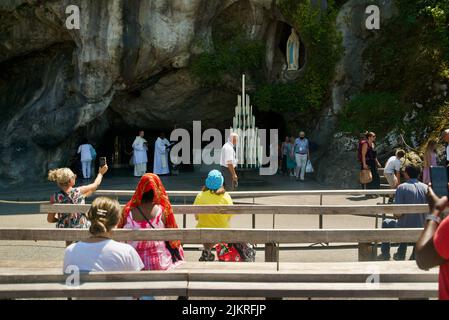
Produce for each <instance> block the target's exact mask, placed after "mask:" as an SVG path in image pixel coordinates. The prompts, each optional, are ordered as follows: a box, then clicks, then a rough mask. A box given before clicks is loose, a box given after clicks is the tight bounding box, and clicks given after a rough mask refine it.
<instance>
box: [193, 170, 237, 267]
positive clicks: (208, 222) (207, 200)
mask: <svg viewBox="0 0 449 320" xmlns="http://www.w3.org/2000/svg"><path fill="white" fill-rule="evenodd" d="M223 182H224V178H223V175H222V174H221V172H220V171H218V170H212V171H211V172H209V174H208V175H207V178H206V184H205V186H204V187H203V189H202V191H201V192H200V193H199V194H198V195H197V196H196V198H195V202H194V203H193V204H194V205H232V204H233V203H232V199H231V196H230V195H229V193H227V192H226V190H225V188H224V187H223ZM231 216H232V215H230V214H222V213H207V214H196V215H195V219H196V220H197V221H198V224H197V226H196V227H197V228H219V229H222V228H229V227H230V225H229V221H230V219H231ZM203 245H204V250H203V253H202V255H201V258H200V261H214V260H215V255H214V254H213V253H212V252H211V249H212V247H213V246H214V244H213V243H205V244H203Z"/></svg>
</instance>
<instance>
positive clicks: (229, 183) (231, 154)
mask: <svg viewBox="0 0 449 320" xmlns="http://www.w3.org/2000/svg"><path fill="white" fill-rule="evenodd" d="M237 141H238V135H237V133H231V134H230V135H229V139H228V142H226V143H225V144H224V145H223V147H222V148H221V156H220V171H221V174H222V175H223V177H224V186H225V189H226V190H227V191H233V190H234V189H235V187H236V184H237V181H238V177H237V173H236V171H235V168H236V167H237V158H236V154H235V150H234V146H237Z"/></svg>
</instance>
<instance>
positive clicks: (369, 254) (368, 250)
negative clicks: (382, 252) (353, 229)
mask: <svg viewBox="0 0 449 320" xmlns="http://www.w3.org/2000/svg"><path fill="white" fill-rule="evenodd" d="M358 257H359V261H371V260H374V259H375V256H374V248H373V244H372V243H359V245H358Z"/></svg>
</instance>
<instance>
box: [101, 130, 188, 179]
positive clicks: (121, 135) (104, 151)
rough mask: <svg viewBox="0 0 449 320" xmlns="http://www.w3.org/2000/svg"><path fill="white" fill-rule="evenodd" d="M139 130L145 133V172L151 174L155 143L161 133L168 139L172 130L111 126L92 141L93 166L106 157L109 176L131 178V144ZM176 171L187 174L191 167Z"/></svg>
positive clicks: (183, 165) (180, 168)
mask: <svg viewBox="0 0 449 320" xmlns="http://www.w3.org/2000/svg"><path fill="white" fill-rule="evenodd" d="M141 130H143V131H144V132H145V136H144V138H145V139H146V140H147V141H148V151H147V157H148V163H147V172H153V164H154V148H155V147H154V145H155V142H156V140H157V138H158V137H159V135H160V133H161V132H163V133H165V136H166V138H167V139H170V134H171V131H172V130H173V128H154V127H152V128H148V127H137V126H126V125H120V126H115V125H114V126H111V127H110V128H109V129H108V130H107V131H106V132H105V133H104V134H103V135H102V137H101V138H99V139H96V140H92V144H93V146H94V148H95V149H96V151H97V159H96V164H95V165H96V166H98V165H99V160H98V159H99V158H100V157H106V159H107V163H108V166H109V171H110V173H109V174H113V175H116V176H132V175H133V170H134V167H133V163H132V152H133V148H132V144H133V142H134V139H135V138H136V136H137V135H138V134H139V131H141ZM191 145H192V144H191ZM192 153H193V152H192V150H190V154H191V155H192ZM177 169H178V170H179V171H180V172H188V171H192V170H193V166H191V165H188V164H182V165H179V166H178V167H177Z"/></svg>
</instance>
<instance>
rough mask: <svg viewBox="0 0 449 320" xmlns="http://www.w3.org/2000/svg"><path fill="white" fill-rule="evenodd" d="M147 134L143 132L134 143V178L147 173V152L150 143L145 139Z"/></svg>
mask: <svg viewBox="0 0 449 320" xmlns="http://www.w3.org/2000/svg"><path fill="white" fill-rule="evenodd" d="M144 135H145V133H144V132H143V131H140V132H139V136H137V137H136V139H135V140H134V142H133V150H134V152H133V162H134V176H135V177H141V176H143V175H144V174H145V173H147V162H148V157H147V151H148V142H147V140H145V139H144V138H143V137H144Z"/></svg>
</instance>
